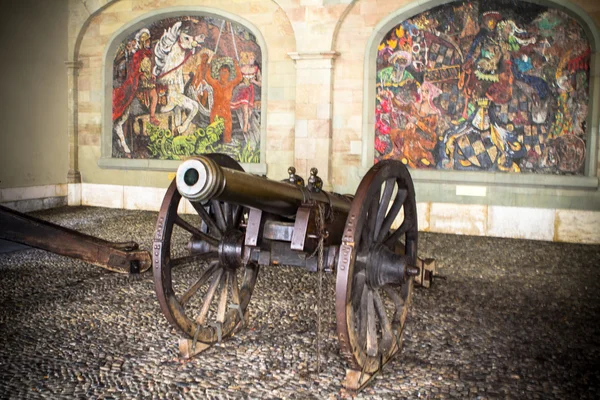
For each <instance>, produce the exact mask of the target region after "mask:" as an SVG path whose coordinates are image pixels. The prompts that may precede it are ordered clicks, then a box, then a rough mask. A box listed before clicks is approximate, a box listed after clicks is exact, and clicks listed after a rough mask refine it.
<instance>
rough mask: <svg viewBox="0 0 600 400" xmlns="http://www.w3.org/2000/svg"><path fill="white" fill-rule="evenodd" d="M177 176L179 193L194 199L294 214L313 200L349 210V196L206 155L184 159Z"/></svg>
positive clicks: (279, 213)
mask: <svg viewBox="0 0 600 400" xmlns="http://www.w3.org/2000/svg"><path fill="white" fill-rule="evenodd" d="M176 180H177V190H178V191H179V193H180V194H181V195H182V196H183V197H185V198H186V199H188V200H190V201H192V202H205V201H207V200H212V199H216V200H221V201H226V202H230V203H234V204H241V205H244V206H248V207H253V208H257V209H259V210H262V211H266V212H269V213H273V214H277V215H282V216H293V215H295V214H296V212H297V211H298V208H299V207H300V205H302V203H305V202H308V201H310V200H314V201H317V202H321V203H324V204H330V205H331V207H332V208H333V210H334V211H336V212H341V213H343V214H348V212H349V210H350V203H351V199H349V198H347V197H344V196H339V195H335V194H331V193H327V192H324V191H320V192H309V191H308V190H307V189H306V188H304V187H301V186H297V185H293V184H290V183H287V182H279V181H274V180H270V179H267V178H263V177H260V176H256V175H252V174H249V173H246V172H241V171H236V170H233V169H229V168H225V167H221V166H220V165H218V164H217V163H216V162H215V161H214V160H212V159H210V158H208V157H205V156H198V157H194V158H191V159H188V160H186V161H185V162H183V163H182V164H181V165H180V166H179V168H178V169H177V177H176Z"/></svg>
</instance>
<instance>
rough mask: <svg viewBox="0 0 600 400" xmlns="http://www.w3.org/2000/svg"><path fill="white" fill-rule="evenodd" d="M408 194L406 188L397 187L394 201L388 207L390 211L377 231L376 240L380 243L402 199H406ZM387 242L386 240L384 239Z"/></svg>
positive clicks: (392, 221) (395, 215) (396, 213)
mask: <svg viewBox="0 0 600 400" xmlns="http://www.w3.org/2000/svg"><path fill="white" fill-rule="evenodd" d="M407 195H408V190H406V189H400V188H398V193H396V198H395V199H394V203H393V204H392V207H391V208H390V212H389V213H388V214H387V215H386V217H385V220H384V221H383V225H382V226H381V230H380V231H379V235H378V236H377V242H378V243H381V242H382V241H383V239H384V238H385V237H386V236H387V235H388V233H389V230H390V228H391V227H392V224H393V223H394V220H395V219H396V217H397V216H398V213H399V212H400V209H401V208H402V205H403V204H404V201H405V200H406V196H407ZM402 222H403V223H404V221H402ZM386 242H387V240H386Z"/></svg>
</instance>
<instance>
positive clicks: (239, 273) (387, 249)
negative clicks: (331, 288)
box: [151, 154, 420, 390]
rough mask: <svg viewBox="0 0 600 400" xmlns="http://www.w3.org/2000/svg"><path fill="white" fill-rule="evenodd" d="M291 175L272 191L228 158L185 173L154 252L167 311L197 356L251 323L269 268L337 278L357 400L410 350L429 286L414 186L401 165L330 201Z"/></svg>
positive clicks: (342, 337)
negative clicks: (409, 329)
mask: <svg viewBox="0 0 600 400" xmlns="http://www.w3.org/2000/svg"><path fill="white" fill-rule="evenodd" d="M288 172H289V178H288V179H286V180H284V181H274V180H269V179H267V178H265V177H261V176H256V175H252V174H248V173H245V172H244V171H243V169H242V167H241V166H240V165H239V164H238V163H237V162H236V161H235V160H233V159H232V158H230V157H228V156H225V155H221V154H208V155H203V156H199V157H195V158H191V159H188V160H186V161H185V162H183V163H182V164H181V165H180V167H179V169H178V170H177V174H176V177H175V179H174V180H173V182H172V183H171V185H170V186H169V188H168V190H167V193H166V195H165V197H164V200H163V203H162V206H161V209H160V212H159V216H158V221H157V225H156V231H155V236H154V239H153V248H152V252H151V257H152V266H153V274H154V284H155V290H156V293H157V296H158V300H159V303H160V307H161V310H162V312H163V314H164V315H165V317H166V319H167V320H168V321H169V322H170V323H171V325H172V326H173V327H175V328H177V330H179V331H180V332H181V333H182V334H183V336H184V338H183V339H182V340H181V341H180V349H181V351H182V352H184V353H187V354H188V355H193V354H196V353H198V352H199V351H201V350H203V349H205V348H207V347H208V346H211V345H213V344H215V343H217V342H220V341H221V340H224V339H226V338H227V337H229V336H231V335H233V334H234V333H235V332H236V331H238V330H239V329H241V328H242V327H243V326H244V324H245V323H246V322H247V318H248V309H249V307H250V300H251V297H252V293H253V291H254V286H255V284H256V280H257V276H258V273H259V269H260V265H288V266H299V267H304V268H306V269H307V270H309V271H316V270H318V271H323V270H325V271H331V272H335V274H336V278H335V279H336V293H335V312H336V325H337V335H338V339H339V345H340V350H341V354H342V355H343V356H344V358H345V360H346V362H347V364H348V367H349V368H348V370H347V374H346V381H345V385H346V387H347V388H349V389H352V390H359V389H360V388H362V387H364V385H366V384H367V383H368V381H369V380H370V378H371V377H373V376H374V375H375V374H376V373H377V372H379V371H380V370H381V369H382V368H383V366H384V365H385V364H386V363H387V362H388V361H389V360H390V359H391V358H392V357H393V356H394V355H395V354H397V353H398V352H399V351H400V350H401V348H402V334H403V330H404V326H405V322H406V318H407V315H408V308H409V304H410V300H411V293H412V289H413V282H414V277H415V276H417V275H419V274H420V270H419V268H418V267H417V240H418V229H417V228H418V227H417V212H416V203H415V193H414V188H413V183H412V180H411V177H410V174H409V172H408V170H407V168H406V167H405V166H404V164H402V163H401V162H399V161H394V160H385V161H381V162H379V163H377V164H375V165H374V166H373V167H372V168H371V169H370V170H369V171H368V172H367V174H366V175H365V176H364V178H363V179H362V181H361V182H360V185H359V187H358V189H357V191H356V194H355V195H354V196H349V195H339V194H335V193H329V192H326V191H324V190H323V188H322V186H323V184H322V180H321V179H320V178H319V177H318V171H317V170H316V169H312V170H311V176H310V178H309V179H308V182H307V184H306V185H305V184H304V180H303V179H302V178H301V177H299V176H298V175H296V171H295V170H294V169H293V168H290V169H289V170H288ZM185 199H187V200H189V205H191V209H190V207H189V205H188V204H184V201H183V200H185ZM186 209H190V210H191V211H193V214H196V215H193V214H192V215H190V214H189V213H184V211H185V210H186ZM314 254H318V255H319V256H318V257H311V255H314Z"/></svg>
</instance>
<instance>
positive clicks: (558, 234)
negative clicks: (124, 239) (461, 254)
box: [68, 0, 600, 243]
mask: <svg viewBox="0 0 600 400" xmlns="http://www.w3.org/2000/svg"><path fill="white" fill-rule="evenodd" d="M443 3H446V1H443V0H433V1H429V2H423V1H403V0H400V1H398V0H354V1H352V0H277V1H273V0H251V1H246V0H236V1H234V0H228V1H217V0H202V1H183V0H70V1H69V10H70V21H69V54H70V56H69V57H70V58H69V60H68V61H69V62H70V64H69V66H70V67H71V70H72V74H71V75H70V79H69V90H70V91H71V92H70V95H71V96H70V103H69V111H70V116H69V118H70V124H69V130H68V131H69V140H70V145H71V147H70V149H71V150H70V160H69V162H70V164H69V168H70V170H71V172H70V174H69V177H70V180H69V183H70V184H69V195H70V204H81V203H83V204H87V205H102V206H111V207H126V208H131V207H133V208H145V209H156V208H157V207H158V204H159V203H160V198H161V193H162V192H163V191H164V188H166V186H167V185H168V183H169V181H170V180H171V179H172V175H170V174H169V173H168V172H167V171H165V169H169V168H171V170H172V168H173V167H172V164H171V165H166V164H165V165H164V166H163V170H153V169H149V168H143V166H142V167H140V166H139V165H138V166H135V167H134V166H133V164H127V161H130V160H124V161H123V163H121V164H119V165H118V166H117V168H114V167H115V166H114V165H113V166H112V167H111V165H110V163H108V164H107V163H104V162H103V161H102V156H103V152H102V143H103V135H104V137H105V138H106V136H107V135H108V137H109V140H110V135H111V133H110V127H107V126H106V125H107V124H106V121H107V120H106V113H107V112H110V110H107V107H106V93H107V92H108V91H109V90H110V82H107V81H106V70H105V68H106V64H107V63H109V64H110V63H111V62H112V60H109V59H107V49H108V47H109V46H110V44H111V42H112V41H113V40H115V38H118V37H119V34H120V33H122V32H124V31H125V30H127V29H129V28H131V27H132V26H133V25H134V24H135V23H139V22H140V21H142V20H143V19H144V18H145V17H156V16H159V15H161V14H163V13H168V12H173V11H180V12H182V13H183V12H185V11H198V12H203V11H207V12H210V13H214V14H218V15H223V16H225V17H228V18H234V19H235V18H237V19H238V20H240V21H244V22H246V23H247V24H248V25H250V26H251V27H252V28H253V29H255V30H256V31H258V32H259V33H260V35H261V36H262V39H263V40H264V44H265V47H266V48H264V49H263V52H264V54H265V56H264V60H263V68H264V76H265V77H266V84H265V90H266V98H267V104H266V119H265V121H264V124H263V129H264V136H263V138H264V143H265V145H266V148H265V155H266V158H265V160H264V163H265V165H264V167H265V170H266V174H267V175H268V176H269V177H270V178H273V179H281V178H282V177H283V176H285V175H286V171H287V167H288V166H289V165H295V166H296V168H297V170H298V172H299V173H300V174H301V175H303V176H305V177H306V176H307V175H308V171H309V169H310V167H312V166H316V167H317V168H318V169H319V175H321V176H322V178H323V179H324V181H325V187H326V188H329V189H333V190H334V191H337V192H341V193H353V192H354V191H355V190H356V187H357V186H358V183H359V182H360V180H361V178H362V176H363V175H364V174H365V172H366V171H367V170H368V168H369V167H370V166H371V165H372V164H373V123H374V115H373V113H374V104H375V103H374V96H372V93H374V86H373V85H374V82H375V73H376V68H375V55H376V52H377V45H378V44H379V42H380V41H381V38H382V37H383V36H384V35H385V34H386V33H387V32H388V31H389V30H390V29H391V27H393V26H394V25H396V24H397V23H398V22H399V21H401V20H403V19H406V18H410V17H412V16H414V15H416V14H418V13H419V12H422V11H425V10H427V9H430V8H432V7H435V6H437V5H440V4H443ZM546 4H547V5H549V6H552V5H557V6H560V7H561V8H562V9H565V10H567V11H568V12H569V13H570V14H571V15H573V16H576V17H578V19H579V20H580V21H583V22H585V25H586V29H587V30H588V32H589V36H590V37H591V38H592V39H591V41H592V42H593V43H592V68H593V73H592V79H593V81H592V85H593V89H592V90H593V92H592V93H593V94H594V100H593V102H592V103H591V105H590V110H592V111H591V113H592V114H593V115H592V117H591V119H590V121H591V124H590V127H589V128H588V129H590V131H591V135H590V142H588V143H590V144H592V145H593V149H594V152H593V153H594V157H593V160H592V161H591V162H590V164H589V165H590V166H591V167H592V170H590V171H586V175H585V176H583V177H577V179H575V178H576V177H569V176H566V177H560V178H559V179H555V178H557V177H547V178H545V179H542V180H539V179H537V178H536V177H531V176H529V177H513V176H511V175H510V174H504V175H505V176H503V177H498V176H497V175H498V174H494V173H477V172H472V173H462V172H456V171H453V172H451V173H448V174H445V172H444V171H434V172H435V174H434V175H432V174H427V173H424V172H428V171H412V172H413V177H414V180H415V184H416V191H417V201H418V203H419V213H420V216H419V221H420V228H421V229H422V230H431V231H440V232H451V233H458V234H475V235H491V236H507V237H523V238H531V239H543V240H561V241H562V240H566V241H579V242H590V241H591V242H596V243H600V235H599V234H598V229H597V228H595V226H597V223H598V221H599V220H600V217H599V215H600V212H599V211H600V192H599V191H598V178H597V175H598V174H597V173H596V170H597V168H598V162H597V154H598V144H599V142H600V141H598V113H599V112H598V107H597V104H598V103H597V102H598V99H599V97H600V80H599V79H598V72H597V71H598V68H600V62H598V55H597V53H596V51H597V47H598V45H599V43H598V42H599V40H598V23H599V22H600V5H598V3H597V2H596V1H595V0H586V1H562V0H561V1H559V2H556V1H548V2H546ZM79 173H80V174H81V178H79ZM143 188H147V190H145V189H143ZM109 192H110V193H112V195H110V196H106V195H104V194H102V193H109ZM144 193H146V194H147V196H146V195H145V194H144ZM144 197H147V198H146V199H144V201H142V200H135V199H141V198H144ZM580 210H581V211H580ZM524 216H533V217H532V218H529V222H521V220H524V219H525V218H523V217H524ZM507 220H509V221H515V222H514V223H506V221H507ZM536 221H537V222H536ZM517 222H518V223H517ZM573 227H578V229H579V232H584V236H585V237H583V238H581V237H576V236H573V232H572V230H573ZM576 229H577V228H576Z"/></svg>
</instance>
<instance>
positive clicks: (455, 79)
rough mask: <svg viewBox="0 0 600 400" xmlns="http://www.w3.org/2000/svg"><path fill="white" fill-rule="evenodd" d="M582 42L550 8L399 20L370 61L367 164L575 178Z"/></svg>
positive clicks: (585, 47) (504, 5)
mask: <svg viewBox="0 0 600 400" xmlns="http://www.w3.org/2000/svg"><path fill="white" fill-rule="evenodd" d="M589 64H590V46H589V43H588V40H587V38H586V35H585V32H584V31H583V29H582V27H581V26H580V25H579V23H578V22H576V21H575V20H574V19H573V18H572V17H570V16H568V15H567V14H565V13H563V12H562V11H559V10H556V9H550V8H548V7H543V6H539V5H534V4H532V3H526V2H520V1H514V0H511V1H506V0H496V1H488V2H486V1H485V0H483V1H464V2H455V3H450V4H446V5H443V6H440V7H437V8H434V9H432V10H429V11H427V12H424V13H422V14H419V15H417V16H415V17H414V18H411V19H409V20H406V21H404V22H402V23H399V24H398V25H397V26H395V27H394V28H393V29H392V30H391V31H390V32H388V34H387V35H386V36H385V37H384V39H383V41H382V42H381V44H380V46H379V52H378V57H377V93H376V96H377V101H376V112H375V114H376V123H375V162H377V161H379V160H383V159H387V158H394V159H400V160H402V161H403V162H404V163H405V164H407V165H409V166H410V167H413V168H437V169H448V170H483V171H507V172H536V173H548V174H583V169H584V161H585V156H586V119H587V115H588V102H589V98H588V92H589V90H588V89H589V87H588V86H589Z"/></svg>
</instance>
